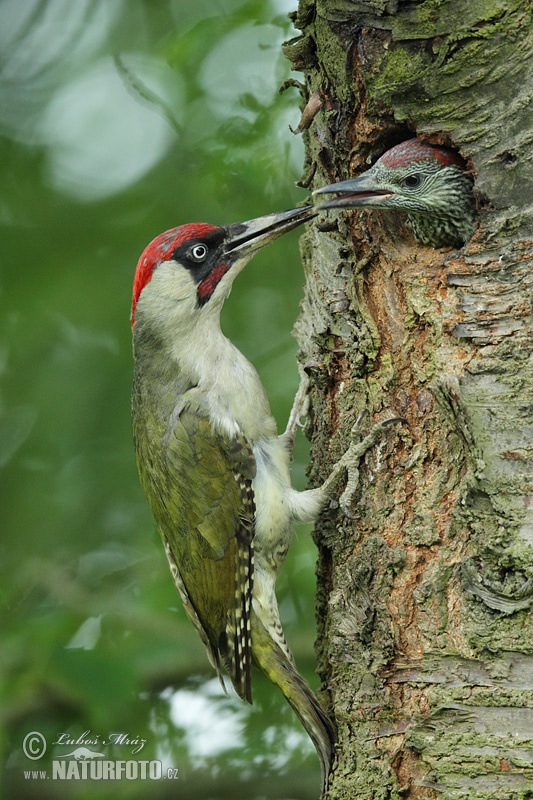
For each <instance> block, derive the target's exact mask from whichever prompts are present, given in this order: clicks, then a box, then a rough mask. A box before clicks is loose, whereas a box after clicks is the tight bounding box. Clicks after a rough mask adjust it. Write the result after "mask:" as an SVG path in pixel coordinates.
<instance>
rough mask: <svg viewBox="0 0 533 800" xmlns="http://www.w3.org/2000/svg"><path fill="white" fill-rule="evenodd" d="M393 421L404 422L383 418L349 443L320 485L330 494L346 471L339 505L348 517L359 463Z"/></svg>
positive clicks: (357, 426) (356, 426) (359, 420)
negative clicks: (345, 479) (367, 431)
mask: <svg viewBox="0 0 533 800" xmlns="http://www.w3.org/2000/svg"><path fill="white" fill-rule="evenodd" d="M363 416H364V415H363V413H361V414H359V416H358V417H357V420H356V422H355V425H354V426H353V428H352V436H354V435H355V434H356V433H357V432H358V428H359V425H360V423H361V419H362V418H363ZM393 422H405V420H404V419H403V418H402V417H389V419H385V420H383V421H382V422H378V423H376V424H375V425H374V427H373V428H372V429H371V431H370V433H368V434H367V435H366V436H365V437H364V439H362V440H361V441H360V442H356V443H353V444H351V445H350V447H349V448H348V449H347V451H346V452H345V453H344V455H343V456H342V458H340V459H339V460H338V461H337V463H336V464H335V466H334V467H333V469H332V470H331V472H330V474H329V476H328V477H327V478H326V480H325V481H324V483H323V484H322V486H321V487H320V491H321V492H323V494H324V495H326V496H327V495H331V493H332V490H333V489H334V488H335V486H336V484H337V483H338V481H339V478H340V477H341V475H342V473H343V472H344V471H346V473H347V481H346V488H345V490H344V491H343V493H342V495H341V496H340V499H339V505H340V507H341V510H342V512H343V514H345V515H346V516H347V517H349V518H350V519H353V517H352V515H351V514H350V513H349V512H348V510H347V509H348V508H349V506H350V503H351V501H352V498H353V496H354V494H355V491H356V489H357V486H358V484H359V464H360V461H361V459H362V458H363V456H364V455H365V453H366V452H367V450H369V449H370V448H371V447H373V446H374V445H375V444H376V442H377V441H378V439H379V437H380V436H381V434H382V433H383V431H384V430H385V428H387V427H388V426H389V425H391V424H392V423H393Z"/></svg>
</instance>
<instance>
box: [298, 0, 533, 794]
mask: <svg viewBox="0 0 533 800" xmlns="http://www.w3.org/2000/svg"><path fill="white" fill-rule="evenodd" d="M294 21H295V24H296V26H297V27H298V28H299V29H300V30H301V31H302V35H301V36H299V37H298V38H297V39H294V40H292V41H291V42H288V43H287V44H286V45H285V53H286V55H287V57H288V58H289V59H290V60H291V62H292V65H293V67H294V68H295V69H298V70H302V71H304V73H305V77H306V89H307V92H308V97H309V98H311V99H310V102H309V103H308V105H307V108H306V110H305V112H304V114H303V117H302V121H301V123H300V126H299V130H300V131H304V137H305V140H306V147H307V171H306V176H305V178H304V179H302V184H303V185H306V186H313V187H318V186H321V185H324V183H330V182H332V181H335V180H345V179H346V178H348V177H350V176H352V175H354V174H359V172H361V171H362V170H364V169H366V168H367V167H368V165H369V163H370V162H373V161H375V160H376V159H377V157H378V156H379V155H381V154H382V153H383V152H384V151H385V150H387V149H388V148H389V147H391V146H393V145H394V144H396V143H398V142H399V141H401V140H403V139H407V138H411V137H413V136H416V135H420V136H422V138H424V139H425V140H426V141H429V142H430V143H435V144H445V145H447V146H452V147H454V148H456V149H457V150H458V151H459V152H460V153H461V154H462V155H463V157H464V158H465V159H466V161H467V163H468V164H469V166H470V167H471V169H472V170H473V172H474V174H475V176H476V197H477V201H478V208H479V218H480V226H479V230H478V231H477V233H476V234H475V236H474V238H473V240H472V241H471V242H470V243H469V244H468V245H467V246H466V247H465V248H463V249H462V250H460V251H444V250H435V249H432V248H430V247H426V246H423V245H421V244H418V243H417V242H416V241H415V240H414V239H413V238H412V237H411V235H410V234H409V232H408V231H407V229H406V228H405V227H404V226H403V224H402V222H401V220H399V219H398V218H397V217H390V218H389V216H387V214H385V213H383V212H343V211H341V212H339V211H337V212H329V215H328V216H326V215H322V216H321V217H320V218H319V219H318V222H316V223H315V225H314V227H312V228H310V230H309V231H308V232H307V233H306V234H305V236H304V237H303V240H302V252H303V257H304V263H305V266H306V274H307V282H306V289H305V299H304V302H303V307H302V314H301V317H300V319H299V321H298V323H297V328H296V334H297V338H298V341H299V345H300V348H301V361H302V364H303V366H304V368H305V369H306V371H307V372H308V374H309V376H310V378H311V383H312V412H311V415H310V422H309V434H310V436H311V438H312V442H313V459H312V470H311V479H312V481H313V482H314V483H315V484H318V482H319V481H320V480H321V479H323V478H324V477H325V475H326V474H327V471H328V465H329V466H330V465H331V464H332V463H333V462H334V461H335V460H336V459H337V458H338V457H339V456H340V455H341V454H342V453H343V452H344V450H345V449H346V447H347V445H348V443H349V441H350V439H351V437H352V436H353V435H354V434H353V433H352V428H353V426H354V422H355V420H356V417H357V415H358V414H359V413H360V412H361V411H363V410H366V411H367V412H368V413H367V415H366V416H365V417H364V418H363V420H362V422H361V423H360V428H361V435H363V434H364V433H365V432H367V431H368V429H369V426H370V424H371V423H372V422H376V421H378V420H380V419H385V418H387V417H389V416H401V417H403V418H404V419H405V423H404V424H402V425H399V424H396V425H394V426H391V427H390V428H389V429H388V430H387V432H386V433H385V434H384V435H383V437H382V439H381V440H380V442H379V444H378V445H377V446H376V447H375V448H373V449H372V450H371V451H369V452H368V453H367V455H366V457H365V459H364V461H363V463H362V465H361V476H360V484H359V490H358V495H357V501H356V503H355V504H354V506H353V509H352V514H353V517H354V519H349V518H347V517H346V516H344V515H343V514H342V513H341V512H340V510H339V509H338V507H334V505H335V504H333V505H332V507H331V508H330V509H329V510H328V511H327V512H326V513H325V514H324V515H323V517H322V519H321V522H320V525H318V526H317V532H316V538H317V544H318V547H319V566H318V573H319V597H318V611H319V615H318V616H319V620H320V622H319V639H318V655H319V671H320V674H321V676H322V679H323V681H324V685H325V687H326V691H325V696H326V698H329V702H330V704H331V713H332V716H333V717H334V719H335V721H336V723H337V726H338V730H339V746H338V754H337V763H336V766H335V768H334V771H333V775H332V780H331V788H330V794H329V797H331V798H343V799H344V798H349V799H350V800H353V798H358V799H359V800H366V798H373V799H374V800H376V799H377V798H433V797H443V798H463V797H468V798H513V799H514V798H525V797H532V796H533V761H532V759H533V741H532V740H533V707H532V706H533V693H532V689H533V653H532V650H533V616H532V613H531V603H532V600H533V577H532V575H533V570H532V561H533V559H532V553H533V508H532V503H531V478H532V475H531V472H532V470H531V463H532V458H533V437H532V432H533V431H532V428H533V413H532V412H533V370H532V360H533V359H532V358H531V349H532V348H531V343H532V324H531V320H532V317H531V284H532V277H531V275H532V272H531V267H532V265H533V253H532V249H533V220H532V217H533V190H532V184H533V135H532V133H531V128H532V124H531V123H532V118H531V103H532V101H533V77H532V76H533V34H532V22H531V3H528V2H523V0H522V2H516V1H515V2H504V0H472V1H471V2H470V1H469V2H468V3H465V2H463V0H441V2H435V1H434V0H425V1H424V2H417V3H413V2H409V3H407V2H395V0H367V1H366V2H358V1H357V0H316V2H315V1H314V0H301V2H300V8H299V11H298V13H297V14H295V15H294ZM317 109H318V111H317ZM341 488H342V487H341Z"/></svg>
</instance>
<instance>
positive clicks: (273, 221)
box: [224, 206, 317, 258]
mask: <svg viewBox="0 0 533 800" xmlns="http://www.w3.org/2000/svg"><path fill="white" fill-rule="evenodd" d="M316 214H317V212H316V209H315V207H314V206H303V207H302V208H291V209H290V210H289V211H280V212H278V213H277V214H267V215H266V216H264V217H256V219H249V220H248V221H247V222H238V223H236V224H234V225H227V226H226V231H227V232H228V236H227V238H226V242H225V248H224V249H225V251H226V252H227V253H231V255H235V256H237V257H239V258H240V257H241V256H248V255H251V254H252V253H254V252H255V251H256V250H260V249H261V248H262V247H264V246H265V245H267V244H269V243H270V242H272V241H274V239H277V238H278V236H281V234H282V233H287V231H292V229H293V228H297V227H298V225H301V224H302V223H303V222H307V220H309V219H312V218H313V217H316Z"/></svg>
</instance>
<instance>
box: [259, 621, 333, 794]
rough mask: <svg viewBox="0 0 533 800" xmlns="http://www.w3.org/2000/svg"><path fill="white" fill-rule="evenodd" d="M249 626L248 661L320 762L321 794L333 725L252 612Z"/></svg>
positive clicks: (327, 770)
mask: <svg viewBox="0 0 533 800" xmlns="http://www.w3.org/2000/svg"><path fill="white" fill-rule="evenodd" d="M251 623H252V658H253V660H254V662H255V663H256V664H257V666H258V667H259V669H261V670H262V672H264V673H265V675H266V676H267V677H268V678H269V679H270V680H271V681H272V683H274V684H276V686H278V688H279V689H280V690H281V691H282V693H283V695H284V697H285V699H286V700H287V702H288V703H289V705H290V706H291V708H292V709H293V711H294V713H295V714H296V716H297V717H298V719H299V720H300V722H301V723H302V725H303V726H304V728H305V730H306V731H307V734H308V735H309V737H310V739H311V741H312V742H313V744H314V746H315V749H316V751H317V755H318V758H319V761H320V769H321V773H322V793H323V794H324V793H325V792H326V790H327V787H328V778H329V773H330V771H331V764H332V761H333V756H334V749H335V743H336V740H337V735H336V731H335V728H334V726H333V723H332V722H331V720H330V719H329V717H328V716H327V715H326V713H325V711H324V710H323V708H322V706H321V705H320V703H319V701H318V699H317V697H315V695H314V694H313V692H312V691H311V689H310V688H309V686H308V685H307V683H306V682H305V681H304V679H303V678H302V676H301V675H300V674H299V673H298V672H297V670H296V668H295V667H294V666H293V665H292V664H291V663H290V661H288V659H287V657H286V655H285V654H284V653H283V651H282V649H281V648H280V647H279V646H278V645H277V644H276V642H275V641H274V640H273V639H272V637H271V636H270V635H269V633H268V632H267V630H266V629H265V627H264V625H263V623H262V622H261V620H260V619H259V618H258V616H257V615H256V614H255V612H254V611H252V618H251Z"/></svg>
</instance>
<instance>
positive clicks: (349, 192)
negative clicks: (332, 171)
mask: <svg viewBox="0 0 533 800" xmlns="http://www.w3.org/2000/svg"><path fill="white" fill-rule="evenodd" d="M313 194H338V195H339V197H335V198H334V199H333V200H327V201H326V202H325V203H320V204H319V205H317V206H315V208H316V210H317V211H321V210H322V209H326V208H368V207H369V206H370V207H373V208H379V207H380V205H381V204H382V203H383V202H384V201H385V200H389V199H390V198H391V197H392V196H393V192H387V191H385V190H383V189H382V188H380V187H379V186H378V185H377V184H376V181H375V178H374V176H373V175H372V174H371V172H370V171H369V172H365V173H363V175H360V176H359V178H353V179H352V180H350V181H341V182H340V183H330V185H329V186H323V187H322V189H317V190H316V191H314V192H313Z"/></svg>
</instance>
